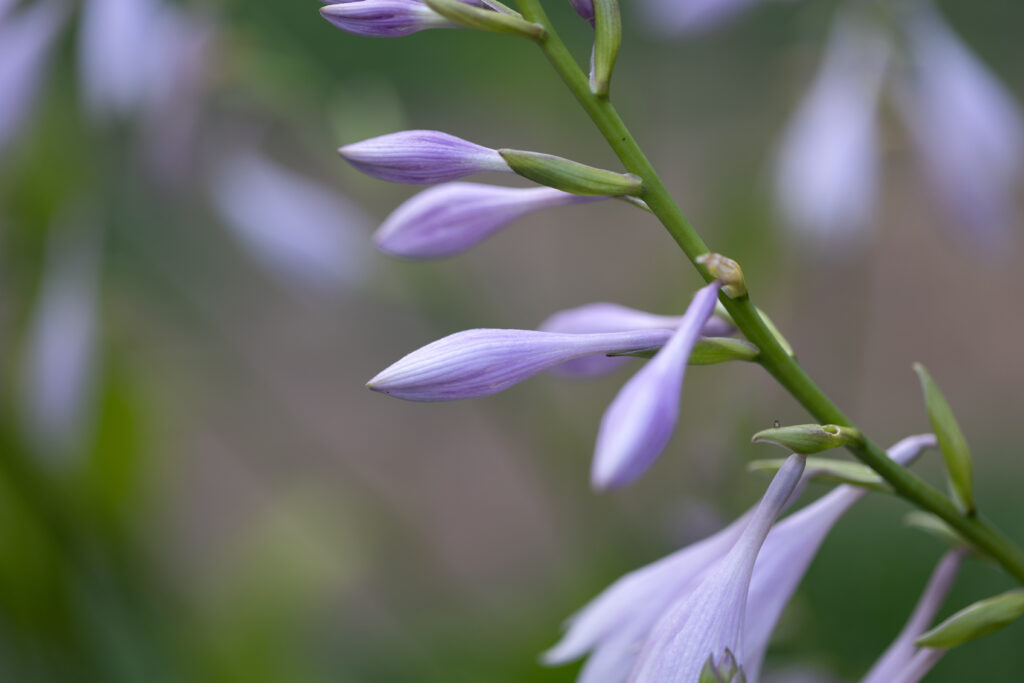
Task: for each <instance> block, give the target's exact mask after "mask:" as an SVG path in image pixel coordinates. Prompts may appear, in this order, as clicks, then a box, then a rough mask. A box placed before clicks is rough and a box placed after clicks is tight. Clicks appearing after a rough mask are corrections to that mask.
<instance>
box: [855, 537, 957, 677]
mask: <svg viewBox="0 0 1024 683" xmlns="http://www.w3.org/2000/svg"><path fill="white" fill-rule="evenodd" d="M965 555H966V551H965V549H963V548H955V549H953V550H950V551H949V552H947V553H946V554H945V555H943V557H942V559H941V560H939V563H938V565H937V566H936V567H935V571H934V572H932V576H931V578H930V579H928V584H927V585H926V586H925V589H924V592H923V593H922V594H921V598H920V600H918V603H917V606H915V607H914V611H913V612H912V613H911V615H910V619H909V620H908V621H907V623H906V625H905V626H904V627H903V630H901V631H900V633H899V635H898V636H896V639H895V640H894V641H893V642H892V644H891V645H890V646H889V647H888V649H886V651H885V652H884V653H883V654H882V656H881V657H879V658H878V661H877V662H875V664H874V666H872V667H871V670H870V671H869V672H868V673H867V675H866V676H864V678H862V679H861V683H915V682H916V681H918V680H920V678H921V677H922V676H924V674H926V673H927V672H928V671H929V670H930V669H931V668H932V666H934V665H935V663H936V662H937V661H938V660H939V657H941V656H942V653H943V652H944V651H943V650H938V649H933V648H921V647H918V646H917V645H915V643H914V641H915V640H917V638H918V637H919V636H920V635H921V634H923V633H924V632H925V631H926V630H927V629H928V627H929V626H930V625H931V623H932V620H933V619H934V618H935V614H936V613H937V612H938V611H939V608H940V607H941V606H942V603H943V602H944V601H945V599H946V596H947V595H948V594H949V591H950V589H951V588H952V587H953V582H954V581H955V580H956V576H957V574H958V573H959V571H960V565H961V563H962V562H963V559H964V556H965Z"/></svg>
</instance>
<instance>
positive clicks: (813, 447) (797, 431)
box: [751, 424, 863, 454]
mask: <svg viewBox="0 0 1024 683" xmlns="http://www.w3.org/2000/svg"><path fill="white" fill-rule="evenodd" d="M751 441H753V442H754V443H762V442H765V443H773V444H775V445H776V446H782V447H783V448H785V449H788V450H790V451H793V452H794V453H804V454H810V453H820V452H821V451H827V450H828V449H830V448H838V447H840V446H845V445H847V444H849V443H851V442H852V443H860V442H862V441H863V437H862V436H861V433H860V431H859V430H857V429H855V428H853V427H839V426H837V425H814V424H809V425H792V426H789V427H775V428H774V429H764V430H762V431H760V432H758V433H757V434H754V436H753V438H752V439H751Z"/></svg>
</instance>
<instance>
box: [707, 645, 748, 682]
mask: <svg viewBox="0 0 1024 683" xmlns="http://www.w3.org/2000/svg"><path fill="white" fill-rule="evenodd" d="M746 680H747V678H746V676H745V675H744V673H743V669H741V668H740V665H739V662H737V661H736V655H734V654H733V653H732V650H730V649H729V648H725V654H724V655H722V657H721V658H720V661H719V662H718V663H717V664H716V663H715V659H714V656H713V655H708V659H707V661H706V662H704V668H703V669H701V671H700V678H699V679H697V683H745V682H746Z"/></svg>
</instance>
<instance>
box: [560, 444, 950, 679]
mask: <svg viewBox="0 0 1024 683" xmlns="http://www.w3.org/2000/svg"><path fill="white" fill-rule="evenodd" d="M934 445H935V437H934V436H932V435H931V434H923V435H918V436H911V437H907V438H906V439H903V440H901V441H900V442H898V443H896V444H895V445H893V446H892V447H891V448H890V449H889V451H888V454H889V457H891V458H892V459H893V460H895V461H896V462H898V463H900V464H902V465H906V464H908V463H910V462H911V461H913V460H914V459H915V458H916V457H917V456H918V455H920V453H921V452H922V451H923V450H924V449H925V448H930V447H934ZM863 495H864V491H863V490H862V489H857V488H854V487H850V486H840V487H837V488H836V489H835V490H834V491H832V492H831V493H829V494H827V495H825V496H823V497H822V498H820V499H818V500H817V501H815V502H814V503H812V504H811V505H809V506H807V507H806V508H804V509H803V510H801V511H800V512H798V513H796V514H794V515H791V516H789V517H787V518H785V519H783V520H782V521H781V522H779V524H777V525H776V526H775V527H774V528H773V529H772V530H771V532H769V534H768V538H767V539H766V540H765V544H764V547H763V548H762V550H761V553H760V555H759V557H758V560H757V562H756V563H755V565H754V574H753V578H752V579H751V584H750V592H749V596H748V599H747V602H748V607H747V614H746V623H745V627H744V633H743V639H744V643H745V644H744V650H745V652H746V655H745V656H744V657H743V667H744V671H745V673H746V675H747V680H748V681H750V682H751V683H753V682H754V681H756V680H757V679H758V676H759V673H760V669H761V662H762V660H763V658H764V653H765V650H766V649H767V646H768V641H769V640H770V637H771V633H772V631H773V630H774V629H775V624H776V623H777V621H778V619H779V616H780V615H781V614H782V611H783V609H784V608H785V606H786V604H788V602H789V600H790V598H791V597H792V595H793V593H794V592H795V590H796V588H797V586H798V585H799V583H800V580H801V579H802V577H803V575H804V574H805V572H806V571H807V568H808V566H809V565H810V562H811V560H812V559H813V558H814V555H815V554H816V553H817V550H818V548H819V547H820V545H821V542H822V541H823V539H824V538H825V536H826V535H827V533H828V531H829V530H830V529H831V528H832V526H833V524H834V523H835V521H836V520H837V519H838V518H839V517H840V516H841V515H842V513H843V512H845V511H846V510H847V509H848V508H849V507H850V506H851V505H852V504H853V503H854V502H856V501H857V500H859V499H860V498H861V497H862V496H863ZM793 498H796V496H795V495H793V496H791V499H793ZM751 514H752V511H748V512H747V513H746V515H744V516H742V517H740V518H739V519H737V520H736V521H735V522H733V523H732V524H730V525H729V526H728V527H726V528H724V529H722V530H721V531H719V532H718V533H716V534H714V535H712V536H710V537H708V538H707V539H704V540H703V541H700V542H698V543H694V544H691V545H689V546H687V547H685V548H683V549H681V550H678V551H676V552H675V553H673V554H671V555H668V556H667V557H664V558H662V559H660V560H658V561H657V562H654V563H652V564H650V565H648V566H646V567H643V568H641V569H637V570H635V571H633V572H630V573H629V574H626V575H625V576H623V577H622V578H620V579H619V580H618V581H616V582H615V583H613V584H612V585H611V586H609V587H608V588H607V589H605V590H604V591H603V592H602V593H601V594H600V595H599V596H598V597H597V598H595V599H594V600H592V601H591V602H590V603H589V604H588V605H587V606H586V607H584V608H583V609H582V610H580V612H579V613H577V614H576V615H575V616H574V617H573V618H572V619H571V620H570V622H569V629H568V631H567V632H566V634H565V636H564V637H563V638H562V640H561V641H560V642H559V643H558V644H557V645H556V646H555V647H553V648H552V649H551V650H549V651H548V652H547V653H546V654H545V655H544V661H545V663H547V664H552V665H554V664H564V663H567V662H570V661H572V660H574V659H578V658H579V657H582V656H583V655H584V654H586V653H587V652H590V656H589V658H588V660H587V663H586V664H585V665H584V667H583V670H582V671H581V673H580V678H579V683H622V682H623V681H625V680H626V679H627V677H628V675H629V672H630V671H631V670H632V669H633V666H634V663H635V661H636V656H637V653H638V652H639V650H640V648H641V647H642V646H643V643H644V641H645V640H646V639H647V637H648V635H649V633H650V632H651V629H652V627H653V626H654V624H655V623H656V622H657V621H658V620H659V619H660V618H661V617H662V615H664V614H665V611H666V609H667V607H668V605H670V604H672V603H673V602H675V601H677V600H680V599H682V598H683V597H685V596H686V595H688V594H689V593H690V592H692V590H693V589H694V587H695V586H696V585H697V583H698V582H699V581H700V580H702V578H703V577H704V575H705V574H706V572H707V571H708V570H709V568H710V567H713V566H715V564H716V563H717V562H718V561H719V560H721V558H722V557H723V556H724V555H725V553H726V552H728V549H729V548H731V547H732V546H733V544H734V543H735V541H736V539H737V538H738V537H739V535H740V533H741V532H742V531H743V529H744V528H745V526H746V523H747V520H748V518H749V517H750V515H751ZM787 558H792V560H793V563H792V564H791V565H790V564H788V563H787Z"/></svg>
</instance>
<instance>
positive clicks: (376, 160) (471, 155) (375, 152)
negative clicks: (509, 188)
mask: <svg viewBox="0 0 1024 683" xmlns="http://www.w3.org/2000/svg"><path fill="white" fill-rule="evenodd" d="M338 152H339V153H340V154H341V156H343V157H345V160H346V161H348V162H349V163H350V164H352V165H353V166H355V167H356V168H358V169H359V170H360V171H362V172H363V173H366V174H367V175H371V176H373V177H374V178H380V179H381V180H389V181H391V182H393V183H413V184H418V185H430V184H433V183H443V182H446V181H449V180H456V179H458V178H463V177H465V176H468V175H472V174H474V173H483V172H485V171H506V172H511V171H512V169H511V168H509V165H508V164H507V163H505V160H504V159H502V158H501V155H500V154H498V152H497V151H496V150H493V149H488V148H486V147H481V146H480V145H477V144H474V143H472V142H468V141H467V140H463V139H462V138H457V137H455V136H454V135H449V134H447V133H441V132H439V131H436V130H406V131H402V132H400V133H391V134H390V135H381V136H380V137H376V138H370V139H369V140H363V141H362V142H356V143H353V144H351V145H346V146H345V147H342V148H341V149H339V150H338Z"/></svg>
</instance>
